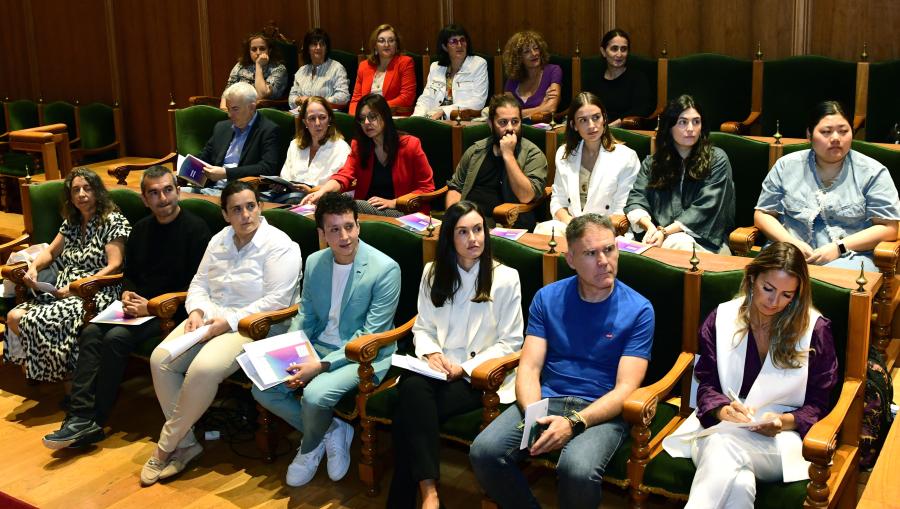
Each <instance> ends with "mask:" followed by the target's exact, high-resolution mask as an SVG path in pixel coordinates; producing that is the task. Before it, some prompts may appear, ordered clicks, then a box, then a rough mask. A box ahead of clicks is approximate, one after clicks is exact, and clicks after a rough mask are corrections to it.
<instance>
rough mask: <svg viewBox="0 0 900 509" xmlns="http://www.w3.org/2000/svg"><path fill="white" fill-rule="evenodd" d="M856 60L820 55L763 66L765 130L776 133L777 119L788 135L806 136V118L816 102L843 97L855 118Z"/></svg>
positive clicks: (765, 133)
mask: <svg viewBox="0 0 900 509" xmlns="http://www.w3.org/2000/svg"><path fill="white" fill-rule="evenodd" d="M855 97H856V64H855V63H854V62H842V61H840V60H832V59H830V58H825V57H820V56H816V55H804V56H796V57H788V58H784V59H781V60H771V61H767V62H766V63H765V64H764V67H763V104H762V116H761V118H760V125H761V126H762V134H763V135H764V136H771V135H772V134H774V133H775V122H776V120H778V121H780V122H781V126H780V129H781V134H782V135H783V136H786V137H788V138H804V137H806V119H807V117H808V116H809V112H810V111H812V109H813V106H815V105H816V103H819V102H821V101H826V100H836V101H840V102H841V104H843V105H844V107H846V108H847V113H848V114H849V115H850V118H853V107H854V100H855Z"/></svg>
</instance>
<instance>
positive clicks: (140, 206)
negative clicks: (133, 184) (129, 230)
mask: <svg viewBox="0 0 900 509" xmlns="http://www.w3.org/2000/svg"><path fill="white" fill-rule="evenodd" d="M109 197H110V198H111V199H112V201H113V203H115V204H116V206H117V207H119V212H121V213H122V215H123V216H125V219H127V220H128V223H129V224H130V225H132V226H134V224H135V223H137V222H138V221H140V220H141V219H143V218H144V217H146V216H147V214H149V213H150V209H148V208H147V207H146V206H145V205H144V202H143V201H142V200H141V195H139V194H138V193H136V192H134V191H132V190H131V189H110V191H109Z"/></svg>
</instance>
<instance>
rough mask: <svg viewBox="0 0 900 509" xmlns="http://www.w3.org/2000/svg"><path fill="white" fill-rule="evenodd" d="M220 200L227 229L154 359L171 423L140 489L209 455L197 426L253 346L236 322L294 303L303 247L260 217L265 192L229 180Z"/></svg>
mask: <svg viewBox="0 0 900 509" xmlns="http://www.w3.org/2000/svg"><path fill="white" fill-rule="evenodd" d="M221 199H222V216H224V217H225V220H226V221H228V224H229V226H226V227H225V228H224V229H222V231H220V232H219V233H217V234H215V235H214V236H213V237H212V240H210V242H209V246H207V248H206V252H205V253H204V254H203V258H202V260H201V261H200V266H199V268H198V269H197V274H195V275H194V278H193V279H192V280H191V284H190V287H189V288H188V293H187V301H186V302H185V304H184V309H185V310H186V311H187V312H188V317H187V320H185V321H183V322H181V324H180V325H178V326H176V327H175V330H173V331H172V333H171V334H169V336H168V337H167V338H166V339H165V340H163V342H162V343H161V344H160V345H159V346H158V347H156V349H155V350H153V354H152V355H151V356H150V371H151V373H152V375H153V387H154V389H156V397H157V398H159V404H160V406H161V407H162V411H163V414H164V415H165V417H166V422H165V424H163V427H162V431H161V432H160V434H159V442H158V443H157V446H156V449H154V451H153V454H152V455H151V456H150V458H149V459H148V460H147V462H146V463H144V467H143V468H142V469H141V485H142V486H150V485H151V484H155V483H156V482H157V481H159V480H160V479H168V478H170V477H173V476H175V475H177V474H179V473H181V472H182V471H183V470H184V469H185V467H186V466H187V464H188V463H189V462H190V461H191V460H193V459H194V458H196V457H197V455H199V454H200V453H201V452H202V451H203V447H202V446H201V445H200V444H199V443H198V442H197V438H196V437H195V436H194V430H193V426H194V424H195V423H196V422H197V420H198V419H200V417H201V416H203V413H204V412H206V409H207V408H209V405H210V404H212V402H213V399H215V396H216V392H217V390H218V387H219V383H221V382H222V381H223V380H225V378H227V377H228V376H230V375H231V374H232V373H234V372H235V371H237V370H238V363H237V361H236V360H235V357H237V356H238V355H239V354H240V353H241V352H242V351H243V346H244V343H248V342H250V341H252V340H251V339H250V338H248V337H244V336H242V335H241V334H239V333H238V331H237V329H238V322H240V320H241V319H242V318H244V317H247V316H249V315H251V314H253V313H259V312H262V311H275V310H279V309H283V308H286V307H288V306H290V305H291V304H292V303H293V302H294V297H295V293H296V288H297V281H298V278H299V276H300V264H301V262H300V247H299V246H298V245H297V243H296V242H294V241H292V240H291V239H290V237H288V236H287V234H286V233H284V232H282V231H281V230H279V229H278V228H275V227H274V226H270V225H269V223H268V222H267V221H266V219H265V218H264V217H262V216H261V214H260V201H259V194H258V193H257V191H256V188H255V187H253V186H252V185H251V184H248V183H247V182H242V181H240V180H236V181H233V182H229V183H228V185H227V186H225V189H224V190H223V191H222V197H221ZM204 327H208V328H207V329H206V330H205V332H202V337H201V338H200V340H199V341H198V342H197V343H196V344H194V345H193V346H191V347H190V348H188V350H187V351H185V352H184V353H182V354H181V355H179V356H177V357H175V358H171V357H170V355H169V352H168V351H167V350H166V349H165V348H166V346H167V345H168V344H169V343H171V342H173V341H174V340H176V339H178V338H180V337H181V336H183V335H184V334H188V333H194V332H195V331H197V330H202V328H204ZM276 329H277V327H276Z"/></svg>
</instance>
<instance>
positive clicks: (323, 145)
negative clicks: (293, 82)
mask: <svg viewBox="0 0 900 509" xmlns="http://www.w3.org/2000/svg"><path fill="white" fill-rule="evenodd" d="M299 117H300V125H301V126H302V127H301V128H300V129H298V130H297V136H296V137H295V138H294V142H293V143H291V145H290V146H289V147H288V151H287V158H286V159H285V161H284V166H283V167H282V168H281V178H283V179H285V180H288V181H290V182H292V183H293V189H287V188H285V187H284V186H275V187H273V188H272V190H271V191H269V192H268V193H267V195H266V196H265V197H266V199H267V200H269V201H274V202H277V203H300V200H301V199H303V197H304V196H306V195H307V193H309V190H310V188H311V187H315V186H318V185H321V184H324V183H325V182H327V181H328V179H329V177H331V176H332V175H334V173H335V172H336V171H338V170H340V169H341V167H342V166H344V163H345V162H346V161H347V156H348V155H350V145H348V144H347V142H346V141H344V137H343V136H342V135H341V132H340V131H338V130H337V128H336V127H335V126H334V110H332V109H331V106H329V105H328V101H326V100H325V99H324V98H322V97H319V96H313V97H308V98H307V99H306V101H305V102H304V103H303V104H302V105H301V106H300V114H299Z"/></svg>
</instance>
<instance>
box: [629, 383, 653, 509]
mask: <svg viewBox="0 0 900 509" xmlns="http://www.w3.org/2000/svg"><path fill="white" fill-rule="evenodd" d="M657 403H658V400H657V398H653V399H652V400H650V401H648V402H647V404H646V405H645V406H644V408H642V409H641V423H640V424H639V425H635V426H632V427H631V439H632V440H633V442H634V443H633V445H632V446H631V457H630V458H628V478H629V479H630V480H631V482H633V483H634V485H633V486H632V487H633V489H632V490H631V507H633V508H635V509H640V508H642V507H646V505H645V504H646V502H647V497H648V496H649V495H650V493H648V492H647V491H646V490H643V489H642V488H643V480H644V479H643V477H644V469H645V468H646V466H647V462H648V460H649V457H650V447H649V444H650V422H652V421H653V416H655V415H656V405H657Z"/></svg>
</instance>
